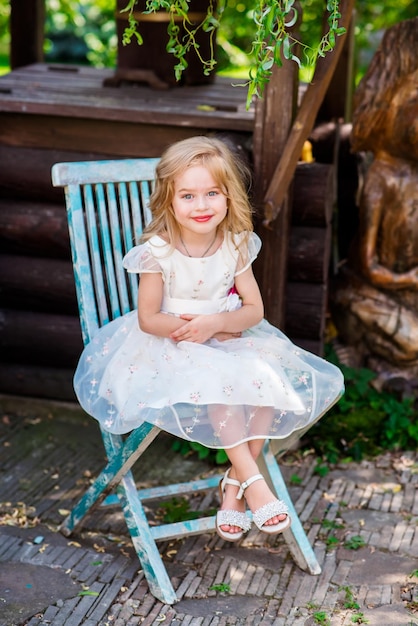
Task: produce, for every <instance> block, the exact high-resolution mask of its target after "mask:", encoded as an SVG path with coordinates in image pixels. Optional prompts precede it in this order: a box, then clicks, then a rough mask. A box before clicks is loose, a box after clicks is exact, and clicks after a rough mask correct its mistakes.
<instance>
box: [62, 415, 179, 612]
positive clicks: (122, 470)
mask: <svg viewBox="0 0 418 626" xmlns="http://www.w3.org/2000/svg"><path fill="white" fill-rule="evenodd" d="M159 432H160V430H159V429H158V428H156V427H154V426H150V425H148V424H147V425H144V426H143V427H141V428H138V429H136V430H135V431H133V432H132V433H131V435H130V436H129V437H128V438H127V439H126V440H125V441H123V440H122V438H121V437H119V436H114V435H110V434H109V433H105V432H103V433H102V434H103V442H104V445H105V449H106V452H107V456H108V458H109V462H108V464H107V465H106V467H105V468H104V469H103V471H102V472H101V473H100V474H99V476H98V477H97V478H96V480H95V481H94V483H93V484H92V485H91V486H90V487H89V489H88V490H87V491H86V492H85V494H84V495H83V497H82V498H81V499H80V500H79V502H78V503H77V504H76V505H75V506H74V507H73V509H72V511H71V513H70V515H69V516H68V517H67V518H66V519H65V520H64V521H63V523H62V524H61V527H60V531H61V532H62V533H63V534H64V535H65V536H69V535H70V534H71V533H72V531H73V530H74V528H75V527H76V526H77V525H78V524H79V523H80V522H81V521H82V519H83V518H84V517H85V516H86V515H87V513H89V512H90V511H91V510H92V508H93V507H95V506H97V505H98V504H99V503H100V502H101V501H102V500H103V499H104V497H105V496H106V495H107V494H108V493H109V492H110V491H112V490H114V489H116V493H117V495H118V499H119V501H120V504H121V508H122V512H123V515H124V517H125V521H126V525H127V527H128V530H129V533H130V535H131V538H132V543H133V546H134V548H135V551H136V553H137V555H138V558H139V561H140V564H141V566H142V568H143V570H144V574H145V577H146V579H147V582H148V584H149V587H150V590H151V593H152V594H153V595H154V596H155V597H156V598H158V599H159V600H161V602H164V603H165V604H174V603H175V602H177V597H176V594H175V591H174V589H173V586H172V584H171V582H170V579H169V577H168V574H167V570H166V569H165V566H164V564H163V561H162V559H161V555H160V553H159V551H158V548H157V544H156V543H155V540H154V538H153V536H152V534H151V529H150V527H149V525H148V520H147V517H146V515H145V511H144V509H143V506H142V503H141V500H140V498H139V497H138V490H137V487H136V485H135V481H134V478H133V475H132V472H131V471H130V470H131V468H132V466H133V464H134V463H135V462H136V461H137V460H138V458H139V457H140V456H141V454H142V453H143V452H144V450H145V449H146V448H147V447H148V446H149V444H150V443H151V441H153V439H155V437H156V436H157V435H158V433H159Z"/></svg>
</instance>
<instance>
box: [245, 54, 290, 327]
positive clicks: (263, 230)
mask: <svg viewBox="0 0 418 626" xmlns="http://www.w3.org/2000/svg"><path fill="white" fill-rule="evenodd" d="M296 96H297V66H296V64H295V63H291V62H287V63H284V65H283V67H281V68H278V67H275V68H274V70H273V74H272V77H271V80H270V82H269V84H268V85H267V86H266V91H265V94H264V98H263V100H260V101H258V102H257V107H256V120H255V129H254V137H253V140H254V181H255V190H254V193H255V203H256V206H257V207H258V209H259V208H260V203H261V199H262V198H263V197H264V194H265V192H266V189H267V185H268V183H269V181H270V179H271V176H272V174H273V171H274V166H275V163H277V161H278V160H279V157H280V155H281V153H282V151H283V149H284V146H285V144H286V140H287V136H288V132H289V127H290V124H291V121H292V118H293V114H294V109H295V104H296ZM278 110H280V119H278V116H277V111H278ZM290 215H291V211H290V200H289V199H287V200H286V202H284V205H283V210H282V212H281V215H280V216H279V218H278V219H277V221H276V222H275V224H274V226H273V228H267V227H266V225H265V224H264V223H263V220H262V219H260V218H261V215H260V211H258V214H257V219H256V222H257V226H256V230H257V232H258V234H259V235H260V237H261V239H262V242H263V247H262V249H261V253H260V256H259V259H258V261H257V263H255V265H254V270H255V275H256V278H257V280H258V283H259V285H260V289H261V293H262V295H263V300H264V306H265V311H266V317H267V318H268V320H269V321H270V322H271V323H272V324H274V325H275V326H279V327H282V326H283V323H284V317H285V306H286V303H285V298H284V290H285V283H286V274H287V251H288V238H289V228H290Z"/></svg>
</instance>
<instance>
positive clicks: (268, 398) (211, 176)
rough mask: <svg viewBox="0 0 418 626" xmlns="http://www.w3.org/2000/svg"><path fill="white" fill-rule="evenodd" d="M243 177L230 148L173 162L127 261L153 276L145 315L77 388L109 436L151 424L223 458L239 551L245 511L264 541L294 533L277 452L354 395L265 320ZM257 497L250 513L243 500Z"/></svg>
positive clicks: (175, 149) (92, 354)
mask: <svg viewBox="0 0 418 626" xmlns="http://www.w3.org/2000/svg"><path fill="white" fill-rule="evenodd" d="M244 172H245V168H244V167H243V165H242V164H240V163H239V162H238V161H237V159H236V157H234V156H233V154H232V152H231V151H230V150H229V148H228V147H227V146H226V144H225V143H224V142H222V141H220V140H217V139H212V138H207V137H193V138H191V139H186V140H184V141H180V142H179V143H177V144H174V145H173V146H171V147H170V148H168V150H167V151H166V152H165V154H164V155H163V156H162V158H161V161H160V162H159V164H158V167H157V171H156V182H155V190H154V192H153V194H152V197H151V211H152V216H153V217H152V221H151V223H150V224H149V226H148V228H147V229H146V231H145V233H144V235H143V237H142V240H141V242H142V243H141V244H140V245H137V246H135V247H134V248H132V249H131V250H130V251H129V252H128V254H127V255H126V256H125V258H124V267H125V268H126V269H127V270H128V272H136V273H138V274H140V275H141V277H140V281H139V293H138V310H137V311H133V312H131V313H128V314H126V315H124V316H123V317H120V318H118V319H116V320H114V321H113V322H111V323H110V324H107V325H106V326H104V327H102V328H101V329H100V330H99V332H98V333H97V334H96V336H95V337H94V338H93V340H92V341H91V342H90V343H89V344H88V346H87V347H86V348H85V350H84V352H83V354H82V357H81V359H80V362H79V365H78V368H77V371H76V374H75V379H74V385H75V390H76V393H77V396H78V398H79V401H80V404H81V405H82V406H83V407H84V409H85V410H86V411H87V412H88V413H90V414H91V415H93V416H94V417H95V418H96V419H98V420H99V422H100V424H101V426H102V428H103V429H105V430H108V431H110V432H112V433H119V434H120V433H127V432H129V431H130V430H132V429H134V428H136V427H138V426H139V425H140V424H142V423H143V422H150V423H153V424H155V425H156V426H158V427H159V428H162V429H164V430H166V431H168V432H170V433H172V434H173V435H175V436H177V437H182V438H184V439H187V440H189V441H197V442H200V443H201V444H203V445H205V446H207V447H210V448H224V449H225V450H226V452H227V454H228V457H229V460H230V462H231V467H230V468H229V469H228V471H227V472H226V474H225V477H224V478H223V480H222V482H221V485H220V493H221V509H220V511H219V512H218V514H217V520H216V527H217V532H218V533H219V535H220V536H221V537H223V538H224V539H226V540H228V541H236V540H238V539H240V538H241V537H242V535H243V533H244V532H246V531H248V530H249V527H250V523H249V518H248V517H247V516H246V514H245V507H246V503H247V504H248V507H249V508H250V510H251V511H252V513H253V520H254V522H255V524H256V525H257V527H258V528H259V529H260V530H261V531H263V532H266V533H278V532H282V531H283V530H285V529H286V528H288V527H289V525H290V522H291V520H290V517H289V515H288V512H287V507H286V505H285V504H284V503H283V502H282V501H281V500H278V499H277V498H276V497H275V495H274V494H273V493H272V492H271V490H270V489H269V487H268V486H267V483H266V482H265V480H264V478H263V476H262V475H261V474H260V473H259V470H258V466H257V462H256V461H257V457H258V455H259V454H260V452H261V450H262V447H263V445H264V441H265V439H266V438H270V439H284V438H287V437H289V435H291V433H293V432H295V433H296V431H300V430H306V429H307V428H308V427H309V425H310V424H312V423H313V422H315V421H316V420H317V419H318V418H319V417H320V416H321V415H322V414H323V413H325V412H326V411H327V409H329V407H330V406H331V405H332V404H333V403H334V402H336V400H337V399H338V398H339V397H340V395H341V393H342V390H343V378H342V375H341V372H340V371H339V369H338V368H336V367H335V366H334V365H331V364H330V363H328V362H326V361H324V360H323V359H320V358H319V357H317V356H315V355H313V354H310V353H308V352H305V351H304V350H302V349H300V348H297V347H296V346H294V345H293V344H292V343H291V342H290V341H289V339H288V338H287V337H286V336H285V335H283V333H281V332H280V331H279V330H278V329H276V328H274V327H273V326H271V325H270V324H269V323H268V322H267V321H266V320H264V319H263V303H262V300H261V296H260V291H259V289H258V286H257V283H256V281H255V278H254V275H253V271H252V267H251V265H252V262H253V261H254V259H255V258H256V256H257V254H258V252H259V250H260V247H261V243H260V240H259V238H258V237H257V235H256V234H254V233H253V231H252V220H251V213H252V212H251V207H250V204H249V201H248V198H247V194H246V190H245V186H244V183H243V176H242V174H243V173H244ZM243 495H245V501H246V503H245V501H244V499H243Z"/></svg>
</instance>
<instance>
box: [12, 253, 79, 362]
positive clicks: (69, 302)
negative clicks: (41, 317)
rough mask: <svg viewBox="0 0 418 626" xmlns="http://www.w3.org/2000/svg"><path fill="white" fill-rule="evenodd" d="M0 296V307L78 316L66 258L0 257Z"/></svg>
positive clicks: (69, 260)
mask: <svg viewBox="0 0 418 626" xmlns="http://www.w3.org/2000/svg"><path fill="white" fill-rule="evenodd" d="M0 292H1V294H2V307H7V308H13V309H14V308H18V309H22V310H27V311H39V312H41V311H45V312H49V313H62V314H66V315H74V316H75V317H77V316H78V306H77V297H76V293H75V284H74V273H73V265H72V262H71V259H70V257H68V259H67V260H64V259H54V258H42V257H36V256H23V255H14V254H13V255H12V254H0ZM54 349H55V350H56V351H58V350H59V347H58V346H55V348H54Z"/></svg>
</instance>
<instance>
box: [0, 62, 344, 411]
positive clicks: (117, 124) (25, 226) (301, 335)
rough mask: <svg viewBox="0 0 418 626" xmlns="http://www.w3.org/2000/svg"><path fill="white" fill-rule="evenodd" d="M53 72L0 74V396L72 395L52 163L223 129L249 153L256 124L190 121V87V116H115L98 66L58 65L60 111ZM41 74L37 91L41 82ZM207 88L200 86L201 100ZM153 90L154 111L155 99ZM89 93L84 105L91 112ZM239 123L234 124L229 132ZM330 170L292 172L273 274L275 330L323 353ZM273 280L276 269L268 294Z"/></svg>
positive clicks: (69, 310) (68, 282)
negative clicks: (277, 307) (280, 313)
mask: <svg viewBox="0 0 418 626" xmlns="http://www.w3.org/2000/svg"><path fill="white" fill-rule="evenodd" d="M51 74H52V72H50V73H48V74H46V72H44V70H43V68H39V67H35V68H34V70H30V71H29V70H28V69H27V68H23V69H22V70H19V71H18V72H17V75H16V79H15V80H14V82H13V80H12V78H10V79H9V78H7V77H3V78H2V79H0V83H1V84H0V393H7V394H13V395H24V396H34V397H44V398H54V399H59V400H74V399H75V397H74V392H73V388H72V377H73V372H74V369H75V366H76V364H77V360H78V356H79V354H80V352H81V350H82V341H81V331H80V324H79V319H78V312H77V303H76V296H75V289H74V279H73V270H72V263H71V260H70V250H69V238H68V232H67V219H66V212H65V204H64V195H63V190H62V189H55V188H53V187H52V184H51V168H52V166H53V164H54V163H57V162H61V161H79V160H96V159H109V158H124V157H127V158H128V157H129V158H130V157H151V156H160V155H161V153H162V151H163V150H164V149H165V147H166V146H167V145H169V144H171V143H172V142H174V141H177V140H180V139H184V138H186V137H190V136H193V135H197V134H208V133H214V132H215V133H221V135H223V136H226V135H227V136H228V137H229V139H230V140H231V141H233V142H234V143H235V144H236V146H237V147H238V148H239V149H240V150H244V151H245V152H248V151H249V150H250V146H251V139H252V131H253V127H252V126H251V121H250V119H249V115H248V114H247V113H245V112H242V113H240V114H239V117H237V120H238V121H235V122H234V121H233V120H232V121H231V120H230V119H229V117H228V116H230V113H229V111H227V110H226V109H219V110H218V112H217V116H218V119H215V118H214V117H209V116H208V114H207V113H206V112H205V111H203V112H202V113H201V114H200V115H201V117H202V120H201V121H200V122H199V124H198V123H196V125H194V124H192V123H190V120H192V119H195V120H197V115H196V110H197V107H196V103H199V102H200V99H197V100H192V96H193V97H195V98H198V96H196V95H195V94H194V92H188V93H189V94H190V96H189V101H188V103H189V105H190V111H191V113H190V114H189V113H187V112H186V113H185V116H184V117H185V119H186V121H187V123H186V122H183V123H182V122H181V121H180V122H179V123H177V124H175V123H173V124H170V123H167V116H166V115H165V113H164V111H165V110H167V109H168V105H167V104H166V100H165V99H164V104H163V112H162V113H161V114H160V117H161V118H162V120H163V121H162V122H159V121H158V119H157V114H156V113H155V112H154V113H153V114H154V117H155V119H154V120H153V121H152V122H148V123H145V122H144V121H141V120H143V116H144V113H143V112H142V110H140V111H139V112H136V111H135V112H134V113H131V112H130V114H129V115H130V116H131V121H129V120H127V121H122V120H123V119H124V117H123V111H122V112H120V111H119V110H118V111H116V110H113V108H112V106H113V107H116V104H113V103H117V105H118V106H119V107H120V109H122V107H123V104H120V102H121V100H120V98H119V97H115V98H114V100H112V102H110V95H109V94H111V95H112V94H113V92H110V91H108V90H105V91H104V94H103V96H102V97H101V96H100V90H101V82H100V81H98V80H96V79H95V78H94V76H96V74H95V73H94V76H93V77H92V76H90V74H88V75H87V76H84V75H82V76H80V77H79V78H77V77H73V76H72V74H71V73H69V72H68V71H67V70H66V71H65V73H64V71H63V70H62V71H61V74H60V80H61V81H62V84H63V85H65V82H66V81H75V84H76V85H79V87H78V89H74V93H75V96H76V97H77V102H75V103H74V102H73V101H72V100H71V96H69V97H68V100H69V101H70V106H69V108H68V111H69V113H66V112H65V114H63V111H62V107H63V106H64V105H65V104H66V103H65V102H64V104H63V105H61V104H60V103H56V102H54V98H55V99H57V98H58V95H57V94H58V91H54V90H56V89H57V79H56V78H54V77H53V76H52V75H51ZM67 76H68V79H67ZM57 78H58V76H57ZM93 79H94V80H96V83H97V84H98V85H99V86H98V87H97V88H96V87H95V84H96V83H94V84H93V85H92V86H91V84H92V81H93ZM42 81H44V84H45V88H39V85H41V86H42V85H43V82H42ZM86 85H87V86H86ZM23 86H24V88H23ZM15 88H16V92H18V91H19V90H21V91H22V97H21V99H20V96H15V95H14V90H15ZM33 88H37V89H39V96H36V97H34V96H33V94H32V91H33ZM2 89H3V91H2ZM60 89H63V87H62V88H61V87H60ZM83 89H84V90H85V91H86V96H85V97H84V96H83V92H82V90H83ZM210 89H211V92H208V91H205V99H206V100H207V99H208V98H209V97H210V93H212V90H213V88H212V86H211V87H210ZM138 90H139V88H138ZM69 91H71V89H69ZM214 92H215V95H213V96H212V97H213V98H214V101H215V102H223V100H222V98H224V94H225V88H224V87H222V86H220V87H218V88H217V90H216V89H215V90H214ZM45 93H48V98H49V100H51V103H52V105H50V103H49V101H48V103H47V104H48V109H46V107H45V106H44V104H43V99H44V98H45V95H44V94H45ZM131 93H132V92H131V91H129V98H131ZM135 93H136V90H135ZM234 93H235V92H234ZM2 94H3V95H2ZM97 94H99V95H97ZM125 97H127V96H125ZM153 97H154V108H155V106H156V105H155V103H156V101H157V96H156V95H155V94H153ZM233 97H236V96H233ZM8 98H9V99H10V101H7V99H8ZM159 98H160V99H161V96H159ZM86 100H88V101H89V102H91V106H90V108H89V114H90V118H88V119H86V117H85V116H84V110H85V109H84V106H85V101H86ZM173 102H174V101H173ZM209 102H210V100H209ZM80 103H81V104H80ZM129 103H130V101H128V104H127V105H126V106H128V105H129ZM174 104H175V103H174ZM131 106H132V105H131ZM183 106H184V105H183ZM222 106H223V105H222ZM106 107H107V108H106ZM215 110H216V109H215ZM57 111H59V113H57ZM151 111H152V109H151ZM223 111H225V112H223ZM71 112H73V113H72V114H71ZM129 115H128V116H126V117H128V118H129ZM147 115H148V116H149V117H150V116H151V115H152V113H149V112H147ZM135 116H136V117H137V121H135V119H134V118H135ZM205 116H207V117H205ZM178 117H179V119H180V116H178ZM170 119H171V118H170ZM197 121H198V120H197ZM238 123H239V124H240V125H241V127H240V128H239V127H238V128H236V130H229V129H231V128H233V127H234V124H235V126H236V127H237V126H238ZM206 124H207V125H206ZM332 169H333V166H332V165H321V164H319V163H313V164H300V165H299V167H298V169H297V172H296V177H295V184H294V186H293V209H292V213H293V217H292V223H291V229H290V233H289V243H288V258H287V272H286V279H285V280H284V279H283V277H282V276H279V278H280V285H281V287H280V288H282V286H283V280H284V283H285V285H284V289H285V295H284V301H285V319H284V324H283V325H282V324H280V326H281V327H282V328H283V330H284V331H285V332H286V333H287V334H288V335H289V336H290V337H291V339H293V340H294V341H295V343H297V344H299V345H302V346H303V347H306V348H308V349H310V350H311V351H313V352H316V353H318V354H321V353H322V348H323V339H324V323H325V316H326V301H327V276H328V274H327V272H328V265H329V254H330V245H331V220H330V215H331V207H332V204H333V189H332V179H333V175H332ZM260 234H261V235H262V233H260ZM276 253H277V250H276V249H274V248H273V249H272V251H271V255H270V257H271V258H270V259H269V263H270V264H271V265H273V266H274V264H275V256H274V255H275V254H276ZM280 257H281V258H282V257H283V251H282V252H281V254H280ZM276 274H277V272H276ZM275 280H276V279H275V274H274V272H273V273H272V274H271V275H270V284H269V292H270V294H271V297H272V298H273V297H274V294H275V289H276V288H277V285H276V284H275ZM263 296H265V294H263ZM272 322H273V323H275V321H274V320H272Z"/></svg>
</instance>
